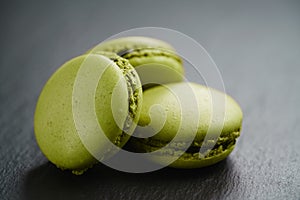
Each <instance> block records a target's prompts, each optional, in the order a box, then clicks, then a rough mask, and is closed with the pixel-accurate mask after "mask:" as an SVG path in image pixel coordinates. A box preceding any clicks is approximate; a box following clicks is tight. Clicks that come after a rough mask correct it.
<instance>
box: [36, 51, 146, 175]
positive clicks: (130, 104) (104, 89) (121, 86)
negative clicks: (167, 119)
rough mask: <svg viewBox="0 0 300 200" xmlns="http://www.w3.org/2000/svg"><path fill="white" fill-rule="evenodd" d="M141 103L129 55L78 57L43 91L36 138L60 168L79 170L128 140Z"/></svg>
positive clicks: (63, 66) (41, 147) (139, 87)
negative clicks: (123, 56)
mask: <svg viewBox="0 0 300 200" xmlns="http://www.w3.org/2000/svg"><path fill="white" fill-rule="evenodd" d="M141 103H142V87H141V83H140V80H139V77H138V75H137V73H136V71H135V70H134V68H133V67H132V65H131V64H130V63H129V62H128V61H127V60H126V59H123V58H121V57H119V56H117V55H116V54H114V53H103V54H102V55H100V54H97V55H93V54H89V55H83V56H79V57H76V58H74V59H71V60H70V61H68V62H66V63H65V64H63V65H62V66H61V67H60V68H59V69H58V70H57V71H56V72H55V73H54V74H53V75H52V76H51V77H50V79H49V80H48V82H47V83H46V84H45V86H44V88H43V90H42V91H41V94H40V96H39V99H38V102H37V105H36V111H35V116H34V131H35V136H36V140H37V143H38V145H39V147H40V149H41V151H42V152H43V153H44V155H45V156H46V157H47V158H48V159H49V161H51V162H52V163H54V164H55V165H56V166H57V167H59V168H61V169H68V170H71V171H72V172H73V173H74V174H81V173H83V172H84V171H85V170H86V169H88V168H89V167H91V166H92V165H93V164H95V163H97V161H98V160H101V159H106V158H109V157H110V156H111V155H113V154H114V153H115V151H116V149H118V148H120V147H122V146H123V145H124V144H125V143H126V142H127V140H128V139H129V137H130V134H131V133H132V132H133V130H134V128H135V126H136V124H137V121H138V118H139V114H140V110H141ZM101 131H102V132H103V134H101ZM113 147H116V148H115V149H114V148H113Z"/></svg>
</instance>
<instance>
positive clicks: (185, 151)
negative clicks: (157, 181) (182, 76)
mask: <svg viewBox="0 0 300 200" xmlns="http://www.w3.org/2000/svg"><path fill="white" fill-rule="evenodd" d="M188 90H190V91H191V92H190V93H188V92H187V91H188ZM181 93H184V94H183V95H182V94H181ZM179 96H180V98H178V97H179ZM193 101H194V102H193ZM156 106H159V107H160V109H156V108H157V107H156ZM155 107H156V108H155ZM154 108H155V109H154ZM242 118H243V115H242V111H241V108H240V107H239V105H238V104H237V103H236V102H235V101H234V100H233V99H232V98H231V97H230V96H228V95H226V94H224V93H222V92H220V91H218V90H215V89H212V88H209V87H205V86H202V85H199V84H196V83H186V82H184V83H183V82H182V83H172V84H166V85H164V86H156V87H152V88H150V89H148V90H146V91H145V92H144V94H143V106H142V112H141V115H140V119H139V125H140V126H141V127H147V129H143V130H142V131H141V132H140V133H138V134H137V135H139V134H140V135H139V137H132V138H131V139H130V140H129V142H128V148H129V149H130V150H131V151H135V152H138V153H150V152H153V153H155V154H153V155H154V156H151V157H149V159H150V160H152V161H154V162H156V163H159V164H161V165H169V164H170V162H169V161H172V163H171V164H170V166H171V167H175V168H200V167H204V166H209V165H212V164H214V163H217V162H219V161H221V160H223V159H225V158H226V157H227V156H228V155H229V154H230V153H231V152H232V150H233V149H234V147H235V144H236V140H237V138H238V137H239V135H240V131H241V126H242ZM162 122H164V123H162ZM146 130H152V131H154V132H155V131H157V133H156V134H155V135H153V136H151V137H144V138H141V137H140V136H141V135H143V134H145V133H146V132H147V131H146ZM179 133H180V134H179ZM176 135H177V136H178V137H177V136H176ZM175 136H176V141H175V142H174V141H172V140H173V139H174V138H175ZM201 148H202V150H201Z"/></svg>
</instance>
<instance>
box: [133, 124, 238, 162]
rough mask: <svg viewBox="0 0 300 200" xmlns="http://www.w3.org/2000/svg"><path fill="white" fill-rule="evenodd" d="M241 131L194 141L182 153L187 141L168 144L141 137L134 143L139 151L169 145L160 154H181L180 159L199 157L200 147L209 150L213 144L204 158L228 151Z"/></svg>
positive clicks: (147, 150) (152, 149) (144, 151)
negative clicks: (213, 138) (212, 138)
mask: <svg viewBox="0 0 300 200" xmlns="http://www.w3.org/2000/svg"><path fill="white" fill-rule="evenodd" d="M239 135H240V132H239V130H237V131H234V132H231V133H229V134H223V135H222V136H220V137H219V138H218V140H217V142H216V143H215V141H214V140H207V141H206V142H205V143H203V142H204V141H203V140H202V141H200V142H196V141H193V142H192V144H191V145H190V146H189V147H188V149H187V150H185V152H184V153H183V154H182V152H183V151H184V149H186V148H187V145H188V144H187V143H185V142H176V143H172V144H168V143H167V142H163V141H160V140H156V139H151V138H147V139H141V138H134V139H133V141H132V142H133V143H136V144H137V145H134V146H136V148H137V149H136V150H137V151H139V153H149V152H153V151H156V150H159V149H161V148H162V147H164V146H166V145H169V146H168V147H167V148H166V149H165V150H164V151H159V154H161V155H166V154H167V155H170V156H176V155H180V154H182V155H181V156H180V159H191V158H192V159H196V160H197V159H199V151H200V148H201V147H202V146H203V147H204V148H205V147H207V148H208V150H209V148H210V147H211V146H213V145H214V143H215V145H214V146H213V148H212V149H211V150H210V151H209V152H208V153H207V154H206V155H205V157H204V158H208V157H212V156H215V155H219V154H221V153H222V152H224V151H226V150H227V149H230V147H232V146H233V145H235V143H236V139H237V138H238V137H239Z"/></svg>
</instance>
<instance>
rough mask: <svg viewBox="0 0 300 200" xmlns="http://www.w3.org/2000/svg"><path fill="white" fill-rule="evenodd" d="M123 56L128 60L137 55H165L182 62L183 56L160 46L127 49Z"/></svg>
mask: <svg viewBox="0 0 300 200" xmlns="http://www.w3.org/2000/svg"><path fill="white" fill-rule="evenodd" d="M121 56H122V57H123V58H126V59H128V60H130V59H132V58H136V57H150V56H163V57H170V58H173V59H175V60H176V61H178V62H179V63H182V61H181V58H180V57H179V56H177V55H176V54H174V53H171V52H170V51H167V50H162V49H159V48H143V49H133V50H128V51H126V52H125V53H124V54H123V55H121Z"/></svg>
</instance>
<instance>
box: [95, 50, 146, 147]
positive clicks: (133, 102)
mask: <svg viewBox="0 0 300 200" xmlns="http://www.w3.org/2000/svg"><path fill="white" fill-rule="evenodd" d="M99 54H101V55H104V56H106V57H108V58H109V59H110V60H112V61H113V62H114V63H115V64H116V65H117V66H118V67H119V68H120V70H122V73H123V76H124V78H125V80H126V84H127V89H128V102H129V103H128V116H127V118H126V120H125V122H124V125H123V129H122V130H123V131H122V134H120V135H119V136H117V138H116V139H115V141H114V144H115V145H117V146H118V145H119V144H120V143H121V142H122V138H124V137H126V136H127V132H128V131H129V129H130V128H131V127H132V124H133V123H134V122H136V121H137V116H136V115H137V112H138V109H139V104H140V103H139V101H140V98H139V96H140V89H141V85H140V84H139V83H140V80H139V77H138V75H137V72H136V71H135V70H134V68H133V67H132V66H131V65H130V63H129V62H128V61H127V60H126V59H124V58H122V57H120V56H118V55H116V54H115V53H110V52H99Z"/></svg>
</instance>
